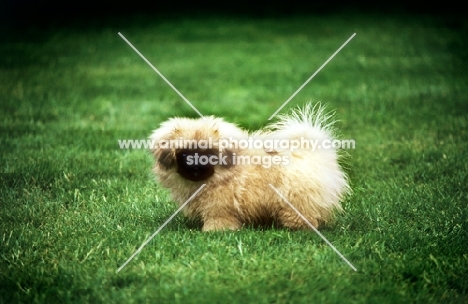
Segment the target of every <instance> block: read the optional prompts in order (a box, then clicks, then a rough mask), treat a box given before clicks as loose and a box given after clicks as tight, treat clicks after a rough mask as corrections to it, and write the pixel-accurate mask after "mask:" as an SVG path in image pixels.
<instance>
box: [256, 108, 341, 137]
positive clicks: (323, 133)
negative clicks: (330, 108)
mask: <svg viewBox="0 0 468 304" xmlns="http://www.w3.org/2000/svg"><path fill="white" fill-rule="evenodd" d="M333 116H334V112H326V109H325V106H323V105H322V104H321V103H317V104H315V105H312V104H311V103H308V104H306V105H305V106H304V107H302V108H296V109H294V110H292V112H291V113H288V114H283V115H279V116H278V121H277V122H275V123H272V124H270V125H268V126H267V127H266V129H265V131H266V132H265V133H264V134H263V135H264V136H266V137H269V138H275V139H286V140H295V139H297V140H301V139H308V140H318V141H323V140H332V139H333V138H334V137H335V131H334V129H333V124H334V123H335V121H334V120H333Z"/></svg>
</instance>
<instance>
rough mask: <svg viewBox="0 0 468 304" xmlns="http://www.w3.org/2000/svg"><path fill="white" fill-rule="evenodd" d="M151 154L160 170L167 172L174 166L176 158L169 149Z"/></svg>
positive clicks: (154, 151) (158, 150)
mask: <svg viewBox="0 0 468 304" xmlns="http://www.w3.org/2000/svg"><path fill="white" fill-rule="evenodd" d="M153 154H154V157H155V158H156V159H157V162H158V165H159V167H160V168H161V169H164V170H169V169H171V168H174V167H175V166H176V157H175V154H174V151H172V150H171V149H157V150H153Z"/></svg>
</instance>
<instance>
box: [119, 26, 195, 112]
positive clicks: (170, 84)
mask: <svg viewBox="0 0 468 304" xmlns="http://www.w3.org/2000/svg"><path fill="white" fill-rule="evenodd" d="M119 36H120V37H122V39H123V40H125V42H127V44H128V45H129V46H130V47H131V48H132V49H133V50H134V51H135V52H136V53H137V54H138V55H140V57H141V58H142V59H143V60H144V61H145V62H146V63H147V64H148V65H149V66H150V67H151V68H152V69H153V70H154V71H155V72H156V73H158V75H159V76H161V78H162V79H163V80H164V81H165V82H166V83H167V84H168V85H169V86H170V87H171V88H172V89H173V90H174V91H175V92H176V93H177V94H179V96H180V97H181V98H182V99H183V100H185V102H186V103H187V104H188V105H189V106H190V107H192V109H193V110H194V111H195V112H197V114H198V115H200V117H202V118H203V115H202V113H200V111H198V110H197V108H195V106H194V105H193V104H192V103H191V102H190V101H189V100H188V99H187V98H185V96H184V95H182V93H180V92H179V90H177V89H176V87H175V86H173V85H172V83H170V82H169V80H167V79H166V77H164V75H163V74H162V73H161V72H159V71H158V69H157V68H155V67H154V65H152V64H151V62H149V61H148V59H146V58H145V56H143V54H141V53H140V51H138V50H137V48H136V47H134V46H133V44H131V43H130V41H128V40H127V38H125V37H124V35H122V34H121V33H120V32H119Z"/></svg>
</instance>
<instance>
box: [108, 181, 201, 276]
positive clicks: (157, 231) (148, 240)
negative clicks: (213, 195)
mask: <svg viewBox="0 0 468 304" xmlns="http://www.w3.org/2000/svg"><path fill="white" fill-rule="evenodd" d="M205 186H206V184H203V185H201V187H200V188H198V190H197V191H195V193H194V194H192V196H191V197H189V199H188V200H187V201H186V202H185V203H183V204H182V206H180V207H179V209H177V211H176V212H174V214H173V215H172V216H171V217H170V218H168V219H167V221H166V222H165V223H164V224H162V225H161V227H159V228H158V230H156V232H155V233H153V235H152V236H150V237H149V238H148V239H147V240H146V241H145V242H144V243H143V244H142V245H141V246H140V248H138V250H137V251H135V252H134V253H133V254H132V256H131V257H130V258H129V259H128V260H127V261H126V262H125V263H123V265H122V266H120V268H119V269H117V273H118V272H119V271H121V270H122V269H123V268H124V267H125V266H126V265H127V264H128V263H129V262H130V261H131V260H132V259H133V258H134V257H135V256H136V255H137V254H138V253H139V252H140V251H141V250H142V249H143V247H145V246H146V244H148V243H149V242H150V241H151V240H152V239H153V238H154V237H155V236H156V235H157V234H158V233H159V232H160V231H161V230H162V229H163V228H164V227H165V226H166V225H167V224H168V223H169V222H170V221H171V220H172V219H173V218H174V217H175V216H176V215H177V213H179V212H180V210H182V209H183V208H184V207H185V206H186V205H187V204H188V203H189V202H190V201H191V200H192V199H193V198H194V197H195V196H196V195H197V194H198V192H200V191H201V189H203V187H205Z"/></svg>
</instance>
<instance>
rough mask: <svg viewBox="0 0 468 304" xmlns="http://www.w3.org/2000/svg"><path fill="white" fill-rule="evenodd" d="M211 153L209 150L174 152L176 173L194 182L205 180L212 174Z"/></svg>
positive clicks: (212, 153)
mask: <svg viewBox="0 0 468 304" xmlns="http://www.w3.org/2000/svg"><path fill="white" fill-rule="evenodd" d="M213 155H215V154H214V152H213V151H210V150H181V151H179V152H177V153H176V159H177V173H179V174H180V175H181V176H182V177H183V178H185V179H188V180H191V181H194V182H198V181H202V180H205V179H207V178H209V177H211V176H212V175H213V174H214V166H215V164H213V163H212V162H210V161H209V160H210V159H214V158H212V157H211V156H213Z"/></svg>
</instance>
